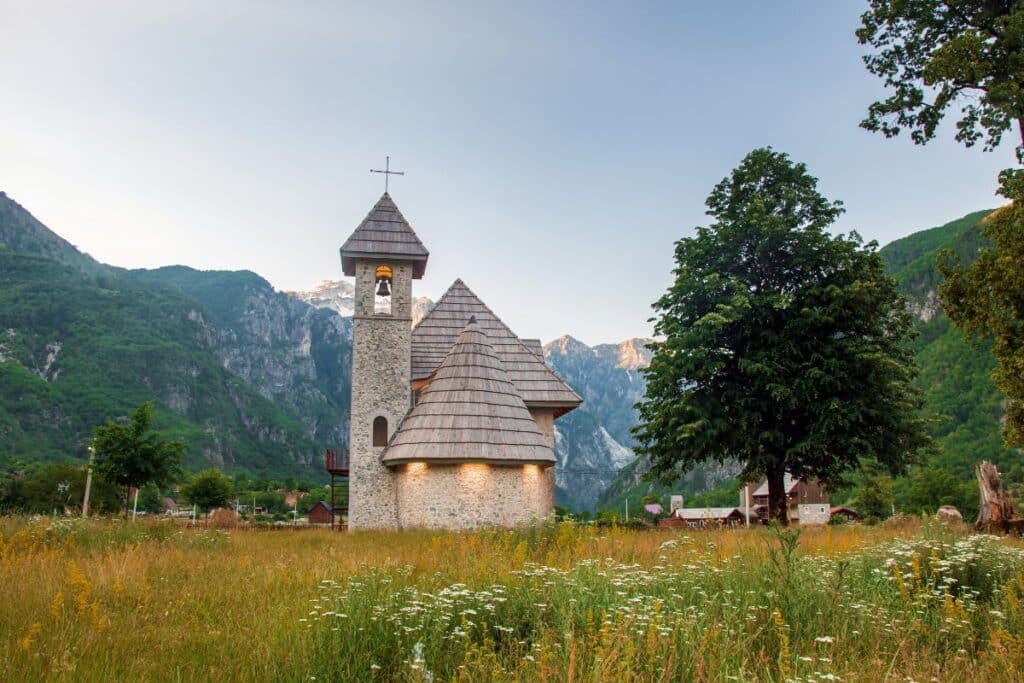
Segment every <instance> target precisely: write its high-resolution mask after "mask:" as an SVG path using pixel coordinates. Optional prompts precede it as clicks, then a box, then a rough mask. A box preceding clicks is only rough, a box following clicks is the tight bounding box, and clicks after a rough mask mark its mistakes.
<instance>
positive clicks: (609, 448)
mask: <svg viewBox="0 0 1024 683" xmlns="http://www.w3.org/2000/svg"><path fill="white" fill-rule="evenodd" d="M646 343H647V340H645V339H628V340H626V341H624V342H622V343H620V344H600V345H597V346H593V347H590V346H587V345H586V344H584V343H583V342H581V341H579V340H578V339H574V338H573V337H570V336H568V335H566V336H564V337H560V338H558V339H555V340H554V341H552V342H549V343H548V344H546V345H545V346H544V358H545V360H547V362H548V364H549V365H550V366H551V367H552V368H554V370H555V371H556V372H557V373H558V374H559V375H560V376H561V377H562V379H564V380H565V381H566V382H568V383H569V385H570V386H571V387H572V388H573V389H574V390H575V391H576V393H578V394H579V395H580V396H581V397H582V398H583V405H582V406H580V407H579V408H577V409H576V410H574V411H572V412H571V413H569V414H568V415H566V416H564V417H562V418H560V419H559V420H558V421H557V422H556V423H555V457H556V458H557V460H558V470H557V471H556V484H557V486H558V488H557V499H558V503H559V504H560V505H565V506H567V507H572V508H575V509H592V508H593V507H594V505H595V504H596V502H597V500H598V497H599V496H600V495H601V494H602V493H603V492H604V490H605V489H606V488H607V487H608V486H609V485H610V484H611V482H612V481H614V479H615V477H616V476H617V474H618V472H619V471H620V470H621V469H622V468H623V467H625V466H627V465H629V464H630V463H631V462H633V460H634V459H635V457H636V456H635V455H634V453H633V451H632V446H633V437H632V435H631V434H630V433H629V430H630V428H631V427H632V426H633V425H634V424H636V419H637V415H636V411H635V410H634V409H633V405H634V404H635V403H636V402H637V401H639V400H640V398H641V397H642V396H643V393H644V386H645V385H644V378H643V374H642V370H643V368H644V367H646V366H647V363H648V362H650V352H649V351H648V350H647V349H646V348H645V345H646Z"/></svg>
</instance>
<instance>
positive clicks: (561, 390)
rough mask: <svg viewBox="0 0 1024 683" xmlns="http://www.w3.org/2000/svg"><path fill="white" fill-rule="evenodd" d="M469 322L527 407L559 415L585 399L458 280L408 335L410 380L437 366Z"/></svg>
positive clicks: (423, 376)
mask: <svg viewBox="0 0 1024 683" xmlns="http://www.w3.org/2000/svg"><path fill="white" fill-rule="evenodd" d="M470 317H476V319H477V322H478V324H479V326H480V329H481V330H482V331H483V332H484V333H485V334H486V335H487V339H488V341H489V342H490V343H491V345H492V346H493V347H494V351H495V353H496V354H497V356H498V358H500V359H501V362H502V365H504V367H505V371H506V372H507V373H508V376H509V379H511V380H512V383H513V384H514V385H515V387H516V390H517V391H518V392H519V395H520V396H522V398H523V401H524V402H525V403H526V405H528V406H538V407H539V406H546V407H553V408H555V409H556V413H557V414H559V415H560V414H563V413H566V412H568V411H569V410H572V409H573V408H575V407H576V406H578V405H579V404H580V403H582V402H583V399H581V398H580V397H579V395H577V394H576V392H575V391H573V390H572V389H571V388H570V387H569V385H567V384H566V383H565V382H563V381H562V380H561V378H559V377H558V375H556V374H555V372H554V371H553V370H552V369H551V368H549V367H548V366H547V363H545V362H544V358H543V354H541V355H538V354H537V353H536V352H535V351H533V350H531V348H530V347H529V346H527V345H526V344H524V343H523V342H522V341H521V340H520V339H519V337H517V336H516V335H515V334H514V333H513V332H512V330H510V329H509V328H508V326H507V325H505V323H503V322H502V321H501V320H500V319H499V318H498V316H496V315H494V313H493V312H492V311H491V309H489V308H488V307H487V306H486V305H485V304H484V303H483V302H482V301H480V299H479V298H478V297H477V295H476V294H474V293H473V292H472V291H471V290H470V289H469V287H467V286H466V284H465V283H464V282H463V281H462V280H456V281H455V283H454V284H452V286H451V287H449V288H448V291H447V292H445V293H444V296H442V297H441V299H440V300H439V301H438V302H437V304H436V305H435V306H434V308H433V309H431V311H430V312H429V313H428V314H427V315H426V316H424V318H423V320H421V321H420V323H419V324H418V325H417V326H416V328H415V329H414V330H413V331H412V378H413V379H414V380H416V379H425V378H427V377H429V376H430V375H431V374H432V373H433V372H434V371H435V370H436V369H437V368H438V366H439V365H440V364H441V362H442V361H443V360H444V358H445V356H447V355H448V352H449V350H450V349H451V348H452V346H453V345H454V344H455V341H456V339H457V338H458V336H459V333H460V332H461V331H462V329H463V328H464V327H465V326H466V322H467V321H468V320H469V319H470Z"/></svg>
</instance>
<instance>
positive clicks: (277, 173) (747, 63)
mask: <svg viewBox="0 0 1024 683" xmlns="http://www.w3.org/2000/svg"><path fill="white" fill-rule="evenodd" d="M86 5H88V7H86ZM555 5H556V3H544V2H538V3H526V2H517V3H502V4H499V3H493V2H465V3H440V2H431V3H426V2H423V3H398V2H394V3H392V2H374V3H362V4H349V3H339V2H291V3H283V2H258V1H255V0H250V1H246V2H194V1H180V2H174V3H156V2H137V1H134V2H106V3H103V2H90V3H72V2H65V3H55V2H46V1H45V0H42V1H41V0H34V1H33V2H31V3H28V2H21V1H20V0H19V1H18V2H14V1H12V0H0V16H2V17H3V20H2V21H0V63H2V64H3V65H4V79H3V86H2V88H0V189H3V190H5V191H6V192H7V193H8V194H9V195H10V196H12V197H13V198H15V199H16V200H18V201H19V202H21V203H22V204H23V205H25V206H26V207H27V208H28V209H29V210H30V211H32V212H33V213H35V214H36V216H37V217H39V218H40V219H41V220H43V221H44V222H45V223H47V224H48V225H49V226H50V227H51V228H53V229H54V230H56V231H57V232H59V233H60V234H62V235H64V236H65V237H67V238H68V239H69V240H71V242H73V243H74V244H76V245H78V246H79V247H80V248H81V249H83V250H84V251H87V252H89V253H91V254H92V255H93V256H95V257H96V258H99V259H100V260H102V261H105V262H108V263H112V264H116V265H121V266H127V267H154V266H159V265H167V264H174V263H183V264H186V265H190V266H193V267H196V268H225V269H249V270H253V271H255V272H257V273H259V274H261V275H263V276H264V277H266V278H267V279H268V280H270V282H271V283H273V284H274V286H276V287H278V288H280V289H296V288H308V287H310V286H312V285H313V284H315V283H316V282H317V281H319V280H321V279H328V278H329V279H338V278H340V277H341V268H340V264H339V259H338V247H339V246H340V244H341V243H342V241H344V239H345V238H346V237H347V236H348V234H349V233H350V232H351V230H352V229H354V228H355V226H356V225H357V224H358V222H359V221H360V220H361V219H362V217H363V216H364V215H365V213H366V212H367V211H368V210H369V208H370V207H371V206H372V205H373V203H374V202H375V201H376V200H377V198H378V197H379V195H380V193H381V190H382V183H381V179H380V177H379V176H371V175H370V174H369V173H368V169H369V168H370V167H371V166H372V167H375V168H376V167H379V166H380V165H381V164H382V163H383V160H384V155H385V154H390V155H391V156H392V160H393V164H394V166H395V167H396V168H398V169H400V170H404V171H406V172H407V175H406V176H405V177H404V178H398V179H396V180H394V181H393V183H392V188H391V189H392V195H393V196H394V198H395V200H396V202H397V203H398V205H399V207H400V208H401V209H402V211H403V212H404V213H405V215H406V217H407V218H408V219H409V220H410V222H411V223H412V225H413V227H414V228H415V229H416V230H417V232H418V233H419V235H420V237H421V238H422V239H423V241H424V243H425V244H426V245H427V248H428V249H430V251H431V258H430V265H429V267H428V269H427V275H426V278H425V279H424V280H422V281H420V282H417V285H416V286H417V293H418V294H425V295H428V296H433V297H436V296H439V295H440V294H441V293H442V292H443V291H444V289H446V288H447V286H448V285H449V284H450V283H451V282H452V281H453V280H454V279H455V278H456V277H462V278H463V279H464V280H465V281H466V282H467V284H469V286H470V287H472V288H473V289H474V290H475V291H476V292H477V293H478V294H479V295H480V296H481V297H482V298H483V299H484V300H485V301H486V302H487V303H488V304H490V305H491V307H492V308H493V309H494V310H495V312H497V313H498V315H500V316H502V317H503V318H504V319H505V320H506V322H508V323H509V325H510V326H511V327H512V328H513V329H514V330H515V331H516V332H517V333H519V334H520V335H521V336H524V337H542V338H543V339H545V340H548V339H551V338H553V337H555V336H558V335H560V334H563V333H566V332H569V333H572V334H573V335H575V336H577V337H579V338H581V339H582V340H583V341H585V342H587V343H591V344H594V343H601V342H610V341H617V340H620V339H623V338H626V337H631V336H639V335H645V334H648V333H649V331H650V326H649V324H648V323H647V322H646V320H647V318H648V317H649V316H650V303H651V302H652V301H654V300H655V299H656V298H657V297H658V296H660V294H661V293H662V292H663V291H664V289H665V288H666V286H667V285H668V284H669V282H670V278H671V275H670V271H671V269H672V265H673V264H672V243H673V241H674V240H676V239H678V238H679V237H681V236H684V235H689V234H691V233H692V229H693V227H694V226H695V225H698V224H704V223H706V221H705V216H704V214H703V212H704V206H703V202H704V199H705V197H706V196H707V194H708V193H709V191H710V190H711V188H712V186H713V185H714V184H715V183H716V182H718V181H719V180H720V179H721V178H722V177H723V176H725V175H726V174H727V173H728V172H729V170H730V169H731V168H732V167H734V166H735V165H736V164H737V163H738V162H739V161H740V159H741V158H742V157H743V156H744V155H745V154H746V153H747V152H748V151H750V150H751V149H752V148H754V147H757V146H762V145H772V146H774V147H775V148H776V149H779V150H782V151H785V152H788V153H790V154H791V155H792V156H793V157H794V158H795V159H798V160H801V161H805V162H806V163H807V164H808V166H809V168H810V170H811V172H812V173H814V174H815V175H817V176H819V177H820V178H821V189H822V190H823V191H824V192H825V193H826V194H827V195H828V196H830V197H831V198H834V199H841V200H843V201H844V202H845V203H846V208H847V210H848V211H847V213H846V214H845V215H844V216H843V218H842V220H841V222H840V223H839V225H838V226H837V227H838V229H841V230H844V231H845V230H849V229H857V230H858V231H860V232H861V234H862V235H864V236H865V237H866V238H869V239H877V240H879V241H880V242H882V243H885V242H888V241H890V240H892V239H894V238H897V237H900V236H903V235H906V234H908V233H910V232H913V231H914V230H917V229H920V228H924V227H930V226H933V225H937V224H941V223H944V222H946V221H948V220H950V219H953V218H957V217H959V216H961V215H963V214H965V213H968V212H970V211H973V210H976V209H980V208H985V207H991V206H996V205H998V203H999V201H998V198H996V197H995V196H994V194H993V193H994V190H995V187H996V174H997V172H998V170H999V169H1000V168H1003V167H1004V166H1008V165H1010V164H1011V161H1012V152H1011V145H1012V141H1008V142H1007V144H1006V145H1004V147H1005V148H1004V149H1003V150H1000V151H999V152H997V153H995V154H984V153H982V152H981V151H980V148H978V149H974V150H965V149H963V148H962V147H960V146H959V145H957V144H955V143H954V142H953V141H952V139H951V138H952V132H951V130H947V131H946V132H945V133H944V139H943V140H940V141H936V142H934V143H932V144H931V145H929V146H928V147H915V146H914V145H912V144H911V142H910V141H909V139H906V138H900V139H897V140H889V141H887V140H885V139H883V138H882V137H880V136H877V135H871V134H869V133H867V132H865V131H862V130H860V129H859V128H858V127H857V123H858V121H860V119H861V118H863V113H864V111H865V108H866V107H867V105H868V103H869V102H871V101H872V100H874V99H877V98H878V97H879V96H881V95H882V94H883V90H882V87H881V83H880V82H878V81H877V80H876V79H874V77H871V76H869V75H868V74H867V73H866V72H865V71H864V69H863V66H862V65H861V62H860V58H859V56H860V54H861V48H860V47H859V46H858V45H857V44H856V41H855V39H854V37H853V31H854V29H855V28H856V26H857V23H858V20H857V18H858V15H859V14H860V12H861V11H863V5H862V3H860V2H845V1H844V2H824V3H822V2H786V3H762V2H753V3H739V2H723V3H619V4H604V3H596V2H588V3H583V2H581V3H571V4H570V3H557V5H558V6H557V7H555Z"/></svg>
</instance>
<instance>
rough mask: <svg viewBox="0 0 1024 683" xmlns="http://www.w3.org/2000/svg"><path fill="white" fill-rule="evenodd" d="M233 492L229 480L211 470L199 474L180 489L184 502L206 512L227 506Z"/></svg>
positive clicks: (217, 471) (218, 471) (216, 471)
mask: <svg viewBox="0 0 1024 683" xmlns="http://www.w3.org/2000/svg"><path fill="white" fill-rule="evenodd" d="M233 492H234V487H233V486H232V484H231V480H230V479H228V477H227V476H226V475H225V474H224V473H223V472H221V471H220V470H213V469H210V470H203V471H202V472H199V473H198V474H196V475H195V476H194V477H192V480H191V481H190V482H189V483H187V484H185V486H183V487H182V488H181V495H182V496H184V498H185V500H187V501H188V502H190V503H192V504H193V505H195V506H197V507H198V508H199V509H200V510H206V511H207V512H209V511H210V510H212V509H214V508H220V507H224V506H225V505H227V503H228V501H229V500H231V495H232V493H233Z"/></svg>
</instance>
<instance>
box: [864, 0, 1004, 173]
mask: <svg viewBox="0 0 1024 683" xmlns="http://www.w3.org/2000/svg"><path fill="white" fill-rule="evenodd" d="M869 5H870V9H869V10H868V11H867V12H864V14H863V15H861V27H860V28H859V29H858V30H857V40H858V41H859V42H860V44H861V45H869V46H871V47H873V48H875V49H876V50H877V51H876V52H874V53H872V54H868V55H865V56H864V64H865V66H867V69H868V71H869V72H871V73H873V74H875V75H876V76H878V77H879V78H881V79H883V80H884V81H885V85H886V87H888V88H890V89H891V90H892V94H891V95H890V96H889V97H887V98H886V99H884V100H881V101H877V102H874V103H872V104H871V105H870V106H869V107H868V116H867V118H865V119H864V121H862V122H861V126H862V127H864V128H866V129H868V130H871V131H876V132H881V133H883V134H884V135H885V136H886V137H892V136H894V135H898V134H899V133H900V131H901V130H902V129H904V128H908V129H910V131H911V133H910V135H911V138H912V139H913V141H914V142H916V143H918V144H925V143H926V142H928V141H929V140H931V139H932V138H934V137H935V134H936V132H937V129H938V126H939V124H940V123H941V122H942V120H943V118H945V116H946V114H947V113H948V110H949V109H950V108H951V107H955V106H957V105H959V107H960V118H959V120H958V121H957V123H956V131H957V132H956V139H957V140H959V141H960V142H962V143H964V144H965V145H967V146H968V147H970V146H972V145H974V144H975V143H977V142H978V141H979V140H984V146H985V149H986V150H991V149H995V147H997V146H998V145H999V142H1000V140H1001V139H1002V136H1003V134H1004V133H1006V131H1008V130H1010V128H1011V127H1012V126H1013V125H1014V124H1016V126H1017V128H1018V133H1019V135H1020V136H1021V141H1022V146H1021V147H1018V158H1021V155H1022V149H1024V81H1022V79H1021V75H1022V69H1024V3H1021V2H1017V1H1015V0H1004V1H999V2H993V1H992V0H954V1H951V0H869Z"/></svg>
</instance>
